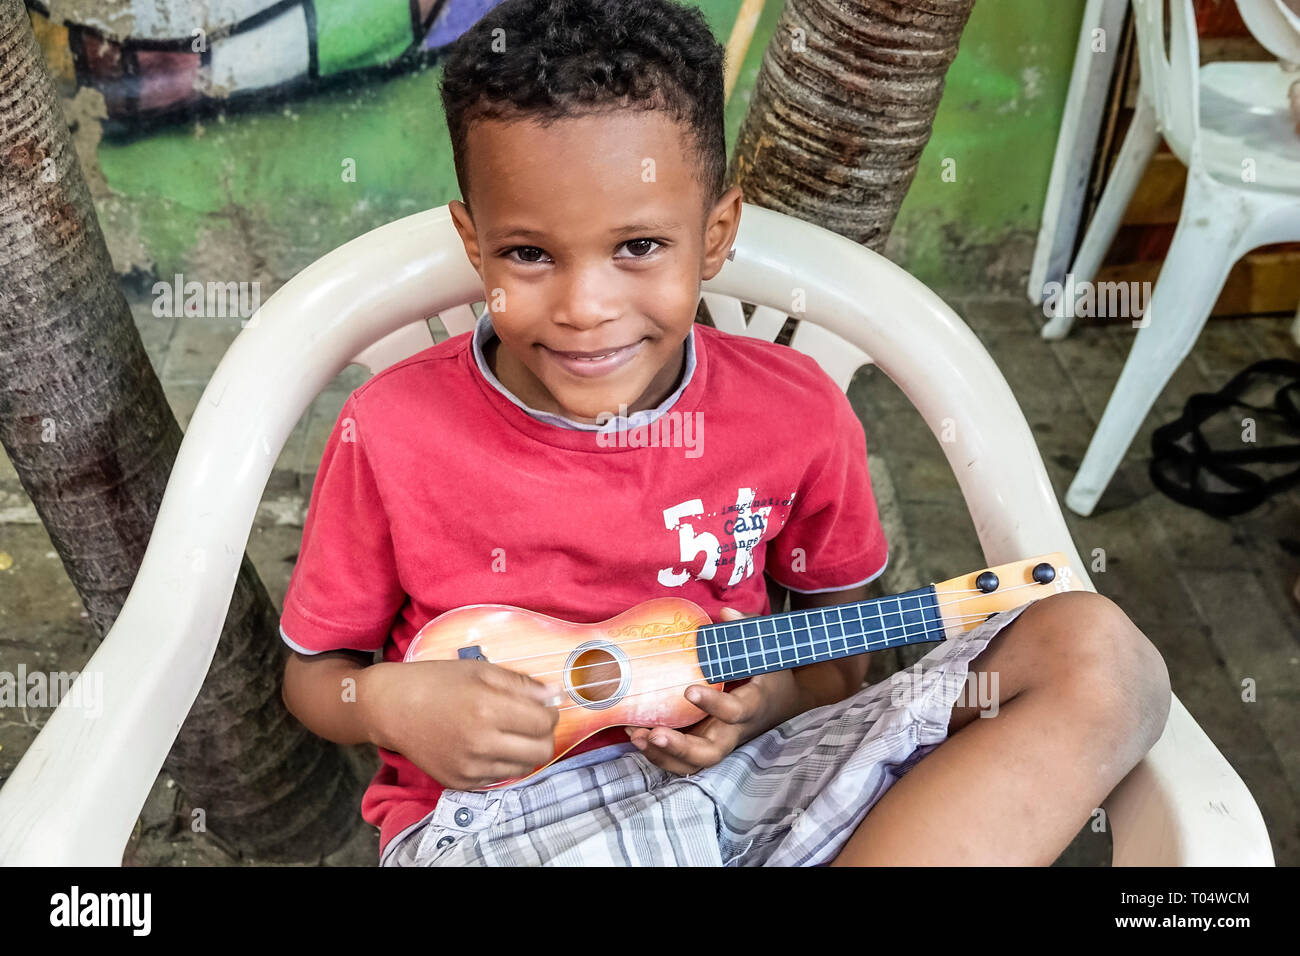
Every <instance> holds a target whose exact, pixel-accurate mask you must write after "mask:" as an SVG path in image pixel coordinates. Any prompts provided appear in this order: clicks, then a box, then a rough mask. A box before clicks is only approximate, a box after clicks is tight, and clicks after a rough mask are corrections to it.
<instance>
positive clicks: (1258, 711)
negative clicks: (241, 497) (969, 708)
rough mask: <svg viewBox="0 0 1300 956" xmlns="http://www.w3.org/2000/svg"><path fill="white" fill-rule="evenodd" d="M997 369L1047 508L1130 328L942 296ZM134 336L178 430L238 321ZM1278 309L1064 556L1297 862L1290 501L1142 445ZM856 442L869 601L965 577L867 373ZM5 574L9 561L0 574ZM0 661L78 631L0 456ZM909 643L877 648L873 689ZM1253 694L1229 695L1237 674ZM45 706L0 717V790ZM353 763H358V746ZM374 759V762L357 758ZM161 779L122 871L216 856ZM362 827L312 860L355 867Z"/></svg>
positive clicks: (900, 422) (42, 653) (260, 524)
mask: <svg viewBox="0 0 1300 956" xmlns="http://www.w3.org/2000/svg"><path fill="white" fill-rule="evenodd" d="M953 305H954V307H955V308H956V310H957V312H958V314H960V315H962V316H963V317H964V318H965V319H966V321H967V322H968V323H969V325H970V326H971V327H972V329H973V330H974V331H975V332H976V334H977V335H978V336H979V337H980V339H981V340H982V341H983V342H984V344H985V346H986V347H987V348H988V349H989V351H990V353H991V354H992V356H993V358H994V359H995V361H996V362H997V363H998V365H999V367H1000V368H1001V369H1002V371H1003V374H1004V375H1005V376H1006V378H1007V380H1008V382H1009V383H1010V385H1011V388H1012V390H1013V392H1014V393H1015V395H1016V397H1017V398H1018V400H1019V401H1020V403H1021V406H1022V408H1023V410H1024V413H1025V416H1026V418H1027V419H1028V421H1029V423H1030V425H1031V427H1032V430H1033V433H1034V435H1035V437H1036V438H1037V440H1038V443H1039V447H1040V450H1041V452H1042V455H1043V459H1044V462H1045V464H1046V468H1047V471H1048V474H1049V475H1050V477H1051V480H1052V483H1053V485H1054V487H1055V489H1056V491H1057V494H1058V497H1060V496H1062V495H1063V494H1064V491H1065V489H1066V487H1068V484H1069V482H1070V480H1071V478H1072V476H1073V474H1074V471H1075V470H1076V469H1077V467H1078V464H1079V462H1080V460H1081V459H1082V457H1083V453H1084V451H1085V449H1086V448H1087V445H1088V441H1089V439H1090V437H1091V435H1092V432H1093V429H1094V428H1095V426H1096V422H1097V420H1098V418H1099V416H1100V414H1101V411H1102V409H1103V408H1104V407H1105V403H1106V400H1107V398H1108V396H1109V394H1110V390H1111V388H1112V387H1113V385H1114V382H1115V379H1116V378H1117V377H1118V374H1119V371H1120V368H1121V367H1122V365H1123V362H1124V360H1125V358H1126V356H1127V350H1128V348H1129V345H1130V341H1131V339H1130V336H1131V335H1132V334H1133V332H1132V330H1131V329H1130V328H1128V326H1127V324H1119V325H1112V326H1103V325H1093V326H1079V327H1077V328H1076V330H1075V331H1074V333H1073V334H1072V335H1071V336H1070V337H1069V338H1067V339H1065V340H1064V341H1061V342H1055V343H1048V342H1044V341H1043V340H1042V339H1041V338H1040V337H1039V335H1038V328H1039V325H1040V323H1041V321H1042V317H1041V312H1039V311H1038V310H1037V309H1034V308H1032V307H1030V306H1029V305H1028V304H1027V303H1025V302H1023V301H1018V300H996V301H980V300H972V301H958V302H954V303H953ZM134 312H135V315H136V320H137V326H138V327H139V329H140V332H141V335H142V337H143V338H144V341H145V343H146V346H147V347H148V349H149V353H150V356H151V357H152V359H153V362H154V367H155V369H157V370H159V372H160V374H161V376H162V380H163V384H164V387H165V389H166V392H167V395H168V398H169V400H170V401H171V403H172V407H173V409H174V411H175V413H176V415H177V418H178V420H179V421H180V422H181V424H182V425H187V424H188V421H189V418H190V415H191V414H192V412H193V409H194V407H195V404H196V403H197V401H198V399H199V396H200V395H201V393H202V389H203V385H204V383H205V382H206V381H207V379H208V377H209V376H210V375H211V373H212V370H213V369H214V368H215V367H216V364H217V362H218V361H219V359H220V357H221V355H222V354H223V352H224V350H225V348H226V347H227V346H228V344H229V342H230V341H231V340H232V339H233V337H234V335H235V334H236V333H237V332H238V330H239V324H238V322H237V321H229V322H215V323H213V322H208V323H207V324H204V323H201V322H196V321H194V320H185V319H165V318H156V317H154V316H153V315H152V314H151V311H150V309H149V307H148V304H147V303H145V302H138V303H137V304H136V305H135V306H134ZM1288 324H1289V322H1288V320H1287V319H1286V318H1284V317H1276V318H1263V319H1249V320H1216V321H1213V322H1211V323H1210V324H1209V325H1208V326H1207V327H1206V329H1205V331H1204V332H1203V334H1202V336H1201V339H1200V341H1199V342H1198V343H1197V345H1196V348H1195V350H1194V351H1193V353H1192V355H1191V356H1190V357H1189V359H1188V361H1186V362H1184V363H1183V366H1182V367H1181V368H1180V369H1179V371H1178V374H1177V375H1175V377H1174V379H1173V380H1172V381H1171V382H1170V383H1169V385H1168V386H1167V387H1166V388H1165V390H1164V392H1163V393H1162V395H1161V398H1160V400H1159V402H1158V403H1157V407H1156V408H1155V410H1153V412H1152V414H1151V415H1150V416H1149V417H1148V419H1147V421H1146V422H1145V424H1144V425H1143V428H1142V429H1141V431H1140V432H1139V435H1138V437H1137V439H1136V440H1135V441H1134V443H1133V445H1132V446H1131V447H1130V449H1129V451H1128V454H1127V456H1126V458H1125V460H1124V463H1123V465H1122V466H1121V468H1120V470H1119V471H1118V473H1117V474H1116V476H1115V478H1114V480H1113V481H1112V483H1111V485H1110V487H1109V488H1108V489H1107V491H1106V493H1105V495H1104V496H1103V497H1102V499H1101V502H1100V504H1099V506H1098V507H1097V509H1096V511H1095V512H1094V514H1093V515H1092V516H1091V517H1088V518H1081V517H1079V516H1077V515H1075V514H1074V513H1073V512H1071V511H1069V510H1068V509H1065V510H1064V514H1065V518H1066V521H1067V524H1068V525H1069V527H1070V530H1071V532H1072V534H1073V536H1074V540H1075V543H1076V546H1077V548H1078V550H1079V552H1080V554H1081V555H1085V556H1088V555H1092V554H1093V553H1094V551H1095V549H1098V548H1101V549H1103V550H1104V553H1105V556H1106V569H1105V571H1104V572H1092V575H1091V576H1092V578H1093V581H1094V583H1095V584H1096V586H1097V588H1098V589H1099V590H1100V591H1101V592H1102V593H1103V594H1106V595H1107V596H1108V597H1110V598H1112V599H1113V600H1114V601H1116V602H1117V603H1118V604H1119V605H1120V606H1121V607H1123V608H1124V610H1125V611H1126V612H1127V613H1128V615H1129V617H1130V618H1132V620H1133V621H1134V622H1135V623H1136V624H1137V625H1138V626H1139V627H1140V628H1141V629H1142V630H1143V631H1144V632H1145V633H1146V634H1147V635H1148V636H1150V638H1151V639H1152V641H1153V642H1154V643H1155V644H1156V645H1157V646H1158V647H1159V649H1160V650H1161V652H1162V653H1163V655H1164V657H1165V660H1166V662H1167V663H1168V667H1169V672H1170V676H1171V679H1172V681H1173V687H1174V691H1175V693H1176V694H1177V695H1178V696H1179V698H1180V700H1182V702H1183V703H1184V705H1185V706H1186V707H1187V708H1188V710H1190V711H1191V713H1192V715H1193V716H1194V717H1195V718H1196V720H1197V721H1198V722H1199V723H1200V725H1201V726H1202V727H1203V728H1204V729H1205V731H1206V733H1208V734H1209V736H1210V737H1211V739H1212V740H1214V741H1215V743H1216V744H1217V745H1218V747H1219V748H1220V749H1221V750H1222V751H1223V753H1224V754H1225V756H1226V757H1227V758H1228V760H1229V762H1230V763H1231V764H1232V765H1233V767H1234V768H1236V770H1237V772H1238V773H1239V774H1241V776H1242V778H1243V779H1244V780H1245V781H1246V783H1247V785H1248V786H1249V787H1250V789H1251V791H1252V792H1253V794H1254V795H1255V798H1256V800H1257V802H1258V803H1259V806H1260V809H1261V811H1262V813H1263V815H1264V819H1265V821H1266V822H1267V824H1268V827H1269V831H1270V833H1271V835H1272V838H1273V847H1274V852H1275V855H1276V857H1277V861H1278V863H1279V864H1290V865H1295V864H1297V863H1300V826H1298V819H1300V814H1298V810H1297V804H1298V801H1300V742H1298V740H1300V738H1298V735H1297V732H1296V728H1297V715H1298V713H1300V608H1297V605H1296V603H1295V601H1294V600H1293V598H1292V596H1291V589H1292V586H1293V585H1294V583H1295V581H1296V578H1297V575H1300V491H1297V490H1294V489H1293V490H1292V491H1290V492H1287V493H1284V494H1281V495H1279V496H1277V497H1276V498H1274V499H1272V500H1269V501H1267V502H1265V503H1264V504H1263V505H1261V506H1260V507H1258V508H1257V509H1255V510H1254V511H1252V512H1249V513H1247V514H1245V515H1242V516H1239V517H1236V518H1233V519H1231V520H1228V521H1224V520H1218V519H1214V518H1210V517H1208V516H1206V515H1204V514H1202V513H1201V512H1199V511H1196V510H1194V509H1191V508H1188V507H1185V506H1182V505H1180V504H1177V503H1175V502H1173V501H1171V500H1170V499H1168V498H1167V497H1165V496H1164V495H1163V494H1161V493H1160V492H1159V491H1158V490H1156V489H1155V488H1154V486H1153V485H1152V484H1151V481H1150V479H1149V477H1148V475H1147V462H1148V460H1149V458H1150V435H1151V431H1152V430H1153V429H1154V428H1155V427H1156V426H1158V425H1160V424H1163V423H1165V422H1167V421H1170V420H1172V419H1174V418H1175V417H1177V415H1178V413H1179V412H1180V411H1181V409H1182V405H1183V402H1184V401H1185V400H1186V398H1187V396H1188V395H1189V394H1191V393H1192V392H1195V391H1214V390H1216V389H1218V388H1219V387H1221V386H1222V385H1223V384H1224V383H1225V382H1226V381H1227V380H1228V378H1230V377H1231V376H1232V375H1233V374H1234V373H1236V372H1237V371H1240V369H1241V368H1243V367H1244V366H1246V365H1247V364H1249V363H1251V362H1253V361H1255V360H1256V359H1258V358H1265V357H1270V356H1274V357H1289V358H1293V359H1296V358H1300V349H1298V348H1297V347H1296V345H1295V343H1294V342H1293V341H1292V340H1291V338H1290V337H1289V335H1288V333H1287V328H1288ZM363 380H364V379H363V376H362V374H361V373H360V371H359V370H357V369H349V370H347V371H346V372H345V373H344V374H343V375H341V376H340V377H339V378H338V379H337V380H336V381H335V382H333V383H332V384H331V385H330V387H329V388H328V389H326V390H325V391H324V392H322V393H321V395H320V397H319V398H318V399H317V401H316V402H315V403H314V404H313V405H312V407H311V409H310V410H309V411H308V413H307V414H306V415H304V416H303V418H302V420H301V421H300V422H299V423H298V426H297V427H296V428H295V429H294V431H293V432H292V434H291V435H290V437H289V439H288V441H287V443H286V445H285V447H284V449H283V450H282V452H281V454H280V457H279V459H278V461H277V464H276V469H275V472H274V474H273V475H272V478H271V481H270V483H269V485H268V488H267V492H266V495H265V497H264V499H263V504H262V507H261V510H260V512H259V516H258V521H257V524H256V527H255V529H254V532H253V535H252V537H251V539H250V542H249V554H250V556H251V557H252V559H253V561H254V563H255V564H256V566H257V568H258V571H259V573H260V574H261V576H262V579H263V581H264V582H265V583H266V586H267V589H268V591H269V592H270V593H271V595H272V598H273V599H274V600H275V601H276V602H277V605H278V602H279V601H280V600H281V598H282V597H283V594H284V591H285V588H286V587H287V585H288V579H289V574H290V572H291V571H292V569H293V563H294V560H295V558H296V555H297V551H298V546H299V543H300V539H301V534H302V518H303V515H304V512H305V507H306V498H307V495H308V493H309V492H310V489H311V484H312V481H313V479H314V477H315V472H316V468H317V465H318V463H319V458H320V454H321V450H322V448H323V446H324V442H325V439H326V436H327V435H328V433H329V431H330V429H331V427H332V425H333V423H334V421H335V419H336V417H337V415H338V413H339V410H340V408H341V407H342V404H343V401H344V399H345V398H346V397H347V395H348V393H349V392H350V391H351V390H352V389H353V388H355V387H356V386H357V385H359V384H360V383H361V382H362V381H363ZM849 395H850V398H851V400H852V402H853V404H854V407H855V408H856V409H857V410H858V412H859V415H860V416H861V418H862V420H863V423H864V427H865V429H866V433H867V442H868V451H869V457H870V461H871V473H872V482H873V487H874V488H875V491H876V495H877V499H878V503H879V505H880V509H881V515H882V520H883V521H884V523H885V526H886V531H887V533H888V536H889V539H890V543H891V557H890V565H889V568H888V570H887V571H886V573H885V575H884V576H883V577H882V578H881V580H880V582H879V586H880V588H881V590H880V592H879V593H895V592H899V591H906V590H909V589H912V588H915V587H920V586H922V585H924V584H928V583H931V582H933V581H936V580H944V579H946V578H949V577H952V576H954V575H956V574H959V573H964V572H966V571H970V570H973V569H975V568H978V567H979V566H980V565H981V564H982V562H983V556H982V554H981V552H980V550H979V546H978V539H977V538H976V535H975V531H974V528H973V526H972V524H971V520H970V517H969V514H968V512H967V511H966V509H965V507H964V505H963V503H962V501H961V499H960V495H959V492H958V486H957V482H956V479H955V478H954V477H953V473H952V471H951V470H950V469H949V467H948V464H947V462H946V459H945V458H944V456H943V453H942V451H941V448H940V445H939V443H938V442H937V440H936V439H935V438H934V437H933V436H932V435H931V434H930V432H929V431H928V429H927V428H926V427H925V425H924V422H923V421H922V419H921V417H920V415H919V414H918V413H917V412H916V410H915V409H914V408H913V407H912V406H911V405H910V404H909V403H908V402H907V400H906V399H905V397H904V396H903V395H902V393H901V392H899V390H898V389H897V388H896V387H895V386H894V385H893V384H892V383H891V382H890V381H889V380H888V379H887V378H886V377H885V376H884V375H883V374H882V373H881V372H880V371H879V370H878V369H876V368H874V367H870V366H868V367H864V368H863V369H862V370H861V371H859V373H858V375H857V377H856V378H855V379H854V382H853V384H852V386H851V387H850V390H849ZM6 565H7V567H6ZM0 583H2V584H3V589H0V661H2V662H3V664H2V666H3V667H4V668H5V669H7V670H11V671H12V670H14V669H15V668H16V667H17V665H18V664H19V663H25V664H26V665H27V667H28V668H29V669H33V668H36V667H39V668H40V669H43V670H76V669H77V668H79V667H80V666H82V664H84V662H85V660H86V658H87V657H88V656H89V654H90V652H91V650H92V649H93V646H94V638H93V635H92V634H91V632H90V629H89V627H88V626H87V624H86V622H85V620H84V617H83V616H82V614H81V611H80V603H79V601H78V599H77V595H76V592H75V591H74V590H73V588H72V586H71V584H70V583H69V582H68V580H67V578H66V575H65V574H64V572H63V568H62V565H61V564H60V562H59V561H58V559H57V555H55V553H54V552H53V550H52V548H51V546H50V542H49V539H48V537H47V536H46V535H45V533H44V530H43V528H42V527H41V525H40V523H39V521H38V520H37V518H36V514H35V511H34V509H33V508H32V507H31V504H30V502H29V501H28V499H27V498H26V496H25V495H24V493H23V491H22V489H21V486H20V485H19V483H18V480H17V477H16V475H15V474H14V473H13V471H12V469H11V467H10V465H9V462H8V459H7V458H5V457H4V456H3V454H2V453H0ZM925 649H926V648H925V646H922V647H919V648H918V647H912V648H905V649H902V650H900V651H896V652H889V653H888V654H877V655H874V656H875V657H876V658H878V659H876V660H874V661H873V664H872V673H871V675H870V679H871V680H873V681H874V680H879V679H882V678H883V677H885V676H887V674H888V673H890V672H891V671H892V670H893V669H896V668H897V667H899V666H904V665H906V664H908V663H910V662H911V661H912V660H914V659H915V657H917V656H920V654H922V653H924V651H925ZM1247 679H1250V680H1251V681H1253V682H1254V687H1255V699H1254V700H1253V701H1251V702H1246V701H1244V700H1243V682H1244V681H1246V680H1247ZM47 716H48V711H40V712H35V711H33V712H26V711H13V710H6V711H4V712H3V713H2V714H0V779H3V777H4V776H7V774H8V773H9V772H10V770H11V769H12V767H13V766H14V765H15V764H16V763H17V760H18V759H19V757H20V756H21V755H22V753H23V751H24V750H25V749H26V747H27V746H28V744H29V743H30V742H31V740H32V738H33V737H34V736H35V733H36V732H37V730H38V729H39V727H40V726H41V725H42V724H43V723H44V720H45V718H46V717H47ZM356 755H357V757H358V759H359V760H362V761H371V760H372V759H373V755H371V754H367V753H365V752H364V748H359V749H358V751H357V754H356ZM367 765H368V766H373V763H368V764H367ZM175 806H176V790H175V787H174V784H172V783H171V782H170V781H169V780H167V779H166V776H165V775H163V776H161V777H160V778H159V780H158V782H157V784H156V785H155V787H154V790H153V792H152V794H151V796H150V799H149V802H148V804H147V805H146V807H145V809H144V812H143V813H142V815H141V822H140V825H139V827H137V833H136V835H135V836H134V837H133V839H132V842H131V846H130V847H129V848H128V856H127V859H128V860H129V861H130V862H134V863H140V864H147V863H159V864H164V865H181V864H189V865H194V864H209V863H215V864H220V863H224V862H228V859H229V858H228V857H226V855H225V854H224V853H223V852H222V851H221V850H220V849H219V848H218V847H216V846H214V845H213V844H212V843H211V842H210V841H208V840H206V839H204V838H202V837H201V836H195V835H193V834H191V833H190V832H189V828H188V826H187V825H186V818H181V817H178V816H177V814H176V813H175V810H174V808H175ZM376 852H377V837H376V834H375V832H374V830H373V829H371V828H370V827H361V828H359V830H358V832H357V835H356V837H355V838H354V839H353V841H352V842H351V843H349V844H348V845H347V846H346V847H345V848H344V849H342V850H340V851H339V852H338V853H336V854H334V855H333V856H332V857H331V858H330V859H329V860H327V861H326V862H329V863H338V864H360V865H371V864H373V862H374V860H375V858H376ZM1109 854H1110V837H1109V834H1108V833H1105V832H1093V831H1092V829H1091V827H1088V826H1085V827H1084V828H1083V829H1082V830H1081V832H1080V834H1079V836H1078V838H1077V839H1076V840H1075V841H1074V843H1073V844H1072V845H1071V847H1070V848H1069V849H1068V850H1067V851H1066V852H1065V854H1063V855H1062V857H1061V859H1060V860H1059V861H1058V862H1059V863H1060V864H1073V865H1105V864H1106V863H1107V862H1108V861H1109Z"/></svg>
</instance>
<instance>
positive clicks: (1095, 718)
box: [1023, 591, 1170, 753]
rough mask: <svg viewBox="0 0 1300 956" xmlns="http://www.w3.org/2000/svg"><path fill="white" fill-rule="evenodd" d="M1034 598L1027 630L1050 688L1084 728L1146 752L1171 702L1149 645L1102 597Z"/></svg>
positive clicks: (1161, 669)
mask: <svg viewBox="0 0 1300 956" xmlns="http://www.w3.org/2000/svg"><path fill="white" fill-rule="evenodd" d="M1038 603H1039V604H1041V605H1042V608H1041V611H1040V613H1039V614H1038V616H1037V620H1036V622H1035V624H1036V626H1035V627H1034V628H1033V631H1034V632H1035V634H1036V636H1038V638H1039V640H1040V642H1041V643H1040V644H1039V648H1038V652H1039V655H1040V656H1039V660H1040V661H1041V662H1042V663H1043V665H1044V671H1045V673H1047V674H1048V675H1050V680H1051V681H1052V683H1053V685H1054V687H1055V688H1056V691H1057V692H1058V693H1062V694H1065V695H1068V697H1069V699H1070V700H1072V701H1073V703H1074V704H1075V706H1076V707H1078V708H1079V709H1080V711H1081V712H1082V713H1083V714H1084V715H1085V719H1086V720H1087V722H1088V724H1089V725H1090V726H1095V727H1097V728H1098V729H1101V730H1105V731H1106V732H1108V733H1109V734H1112V735H1115V736H1116V737H1121V738H1125V739H1127V740H1129V741H1130V742H1131V743H1132V746H1133V747H1134V749H1136V750H1139V751H1140V752H1141V753H1146V751H1147V750H1150V749H1151V747H1152V745H1154V744H1155V742H1156V741H1157V740H1158V739H1160V735H1161V734H1162V733H1163V732H1164V728H1165V722H1166V720H1167V718H1168V716H1169V706H1170V687H1169V671H1168V669H1167V668H1166V667H1165V661H1164V658H1163V657H1161V655H1160V652H1159V651H1158V650H1156V647H1155V645H1153V644H1152V643H1151V640H1150V639H1149V638H1148V637H1147V636H1146V635H1145V634H1144V633H1142V631H1141V630H1140V629H1139V628H1138V627H1137V625H1135V624H1134V623H1133V622H1132V621H1131V620H1130V619H1129V617H1128V615H1127V614H1125V613H1124V611H1123V609H1121V608H1120V607H1119V605H1117V604H1116V603H1115V602H1114V601H1112V600H1111V599H1110V598H1108V597H1106V596H1104V595H1101V594H1096V593H1094V592H1092V591H1067V592H1064V593H1061V594H1054V595H1051V596H1049V597H1047V598H1043V599H1042V600H1041V601H1040V602H1038ZM1030 610H1033V609H1032V608H1031V609H1026V610H1025V611H1024V612H1023V613H1024V614H1026V615H1027V614H1028V613H1029V611H1030Z"/></svg>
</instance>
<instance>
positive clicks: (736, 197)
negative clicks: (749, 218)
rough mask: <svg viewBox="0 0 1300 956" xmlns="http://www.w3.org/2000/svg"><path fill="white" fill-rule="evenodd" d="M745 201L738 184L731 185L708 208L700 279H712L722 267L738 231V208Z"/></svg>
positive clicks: (739, 208)
mask: <svg viewBox="0 0 1300 956" xmlns="http://www.w3.org/2000/svg"><path fill="white" fill-rule="evenodd" d="M744 202H745V197H744V194H743V193H742V192H741V190H740V187H739V186H732V187H731V188H730V189H728V190H727V191H726V192H725V193H723V194H722V198H720V199H719V200H718V201H717V202H716V203H714V204H713V208H712V209H711V210H709V216H708V219H707V220H706V221H705V223H704V267H703V269H702V270H701V271H700V278H701V279H712V278H713V277H714V276H715V275H717V274H718V272H719V271H720V270H721V269H722V265H723V263H725V262H726V261H727V254H728V253H730V252H731V249H732V246H733V245H734V244H735V241H736V233H737V232H739V231H740V210H741V206H742V205H743V204H744Z"/></svg>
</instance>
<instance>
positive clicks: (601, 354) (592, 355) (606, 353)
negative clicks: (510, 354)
mask: <svg viewBox="0 0 1300 956" xmlns="http://www.w3.org/2000/svg"><path fill="white" fill-rule="evenodd" d="M639 344H640V340H638V341H636V342H632V343H631V344H630V345H619V346H617V347H615V348H612V349H602V350H601V351H598V352H561V351H560V350H559V349H553V348H549V347H547V346H542V347H543V348H545V349H546V350H547V351H548V352H554V353H555V354H556V355H559V356H562V357H564V358H567V359H575V360H576V361H579V362H598V361H600V360H601V359H604V358H609V357H610V356H611V355H617V354H618V353H619V352H626V351H627V350H628V349H630V348H632V347H634V346H636V345H639Z"/></svg>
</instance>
